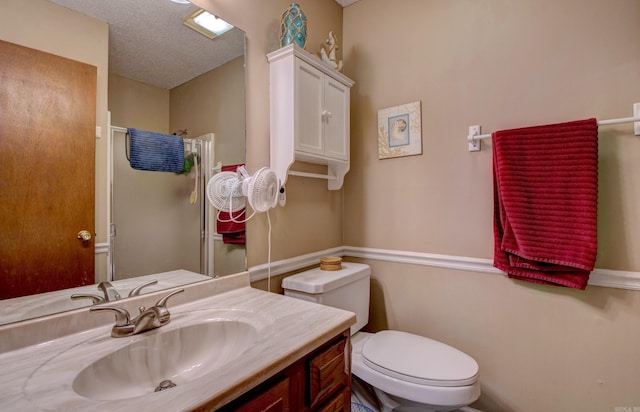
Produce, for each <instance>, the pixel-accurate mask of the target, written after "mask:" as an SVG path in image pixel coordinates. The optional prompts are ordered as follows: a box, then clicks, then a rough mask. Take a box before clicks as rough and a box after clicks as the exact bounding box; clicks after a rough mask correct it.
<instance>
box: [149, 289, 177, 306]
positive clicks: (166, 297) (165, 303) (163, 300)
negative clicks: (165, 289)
mask: <svg viewBox="0 0 640 412" xmlns="http://www.w3.org/2000/svg"><path fill="white" fill-rule="evenodd" d="M181 292H184V289H178V290H174V291H173V292H171V293H169V294H168V295H165V296H163V297H162V298H160V300H159V301H158V302H156V306H166V305H167V300H168V299H169V298H170V297H171V296H173V295H177V294H178V293H181Z"/></svg>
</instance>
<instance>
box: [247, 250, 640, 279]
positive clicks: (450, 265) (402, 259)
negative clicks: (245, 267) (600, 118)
mask: <svg viewBox="0 0 640 412" xmlns="http://www.w3.org/2000/svg"><path fill="white" fill-rule="evenodd" d="M328 255H331V256H347V257H355V258H361V259H373V260H380V261H384V262H394V263H403V264H409V265H419V266H430V267H437V268H443V269H452V270H462V271H467V272H479V273H487V274H491V275H502V276H506V273H505V272H503V271H501V270H499V269H496V268H495V267H493V260H492V259H483V258H473V257H466V256H451V255H438V254H433V253H422V252H411V251H407V250H393V249H375V248H367V247H356V246H340V247H335V248H331V249H325V250H321V251H318V252H313V253H308V254H305V255H300V256H294V257H291V258H288V259H283V260H279V261H276V262H271V276H278V275H283V274H286V273H289V272H293V271H295V270H299V269H303V268H305V267H309V266H313V265H319V264H320V258H321V257H323V256H328ZM249 273H250V276H251V281H252V282H255V281H258V280H262V279H266V278H267V277H268V275H269V265H268V264H266V263H264V264H261V265H256V266H252V267H250V268H249ZM589 286H602V287H608V288H617V289H628V290H640V272H630V271H622V270H611V269H600V268H595V269H594V270H593V271H592V272H591V275H590V276H589Z"/></svg>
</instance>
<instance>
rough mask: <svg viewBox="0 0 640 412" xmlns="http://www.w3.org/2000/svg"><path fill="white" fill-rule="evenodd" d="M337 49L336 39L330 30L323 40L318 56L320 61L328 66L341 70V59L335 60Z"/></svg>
mask: <svg viewBox="0 0 640 412" xmlns="http://www.w3.org/2000/svg"><path fill="white" fill-rule="evenodd" d="M338 49H339V47H338V39H337V37H336V35H335V33H334V32H333V30H332V31H330V32H329V37H328V38H327V39H326V40H325V41H324V44H323V45H322V49H321V50H320V57H321V58H322V61H324V62H325V63H328V64H329V66H331V67H333V68H334V69H336V70H338V71H340V70H342V60H340V61H336V50H338Z"/></svg>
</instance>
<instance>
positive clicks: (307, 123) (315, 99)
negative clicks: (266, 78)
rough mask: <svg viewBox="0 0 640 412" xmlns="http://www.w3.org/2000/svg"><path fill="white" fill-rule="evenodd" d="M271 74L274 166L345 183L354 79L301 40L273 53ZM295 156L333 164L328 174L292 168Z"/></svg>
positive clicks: (333, 184)
mask: <svg viewBox="0 0 640 412" xmlns="http://www.w3.org/2000/svg"><path fill="white" fill-rule="evenodd" d="M267 58H268V60H269V74H270V84H269V86H270V115H271V116H270V125H271V126H270V129H271V130H270V132H271V168H272V169H274V170H275V172H276V174H277V175H278V178H279V179H280V181H281V184H282V185H283V186H284V184H285V183H286V180H287V175H289V174H291V175H300V176H307V177H321V178H324V179H327V180H328V182H329V184H328V188H329V189H330V190H338V189H340V188H341V187H342V183H343V181H344V175H345V174H346V173H347V172H348V171H349V140H350V131H349V113H350V109H349V101H350V88H351V86H353V84H354V82H353V80H351V79H349V78H348V77H346V76H344V75H343V74H342V73H340V72H338V71H337V70H334V69H333V68H331V67H330V66H329V65H327V64H326V63H324V62H323V61H322V60H320V59H319V58H318V57H315V56H313V55H312V54H310V53H308V52H307V51H305V50H304V49H302V48H300V47H298V46H297V45H295V44H290V45H288V46H285V47H283V48H281V49H279V50H276V51H275V52H273V53H270V54H269V55H268V56H267ZM295 161H303V162H307V163H315V164H321V165H326V166H327V175H320V174H313V173H304V172H298V171H295V170H290V168H291V165H292V164H293V163H294V162H295Z"/></svg>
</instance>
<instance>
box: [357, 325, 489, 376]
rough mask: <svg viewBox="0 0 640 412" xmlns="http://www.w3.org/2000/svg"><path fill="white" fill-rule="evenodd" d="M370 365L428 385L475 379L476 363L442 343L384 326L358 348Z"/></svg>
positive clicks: (388, 373)
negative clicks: (384, 328) (383, 328)
mask: <svg viewBox="0 0 640 412" xmlns="http://www.w3.org/2000/svg"><path fill="white" fill-rule="evenodd" d="M362 357H363V359H364V363H365V364H366V365H367V366H369V367H370V368H372V369H374V370H377V371H378V372H380V373H384V374H385V375H387V376H391V377H394V378H397V379H400V380H403V381H407V382H413V383H418V384H422V385H429V386H465V385H471V384H473V383H475V382H476V380H477V378H478V363H477V362H476V361H475V360H474V359H473V358H472V357H471V356H469V355H467V354H466V353H464V352H461V351H459V350H457V349H455V348H452V347H451V346H449V345H445V344H444V343H441V342H438V341H435V340H432V339H429V338H425V337H422V336H417V335H413V334H411V333H406V332H400V331H390V330H385V331H381V332H378V333H375V334H373V335H372V336H371V337H370V338H369V339H368V340H367V341H366V342H365V344H364V346H363V348H362Z"/></svg>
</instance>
